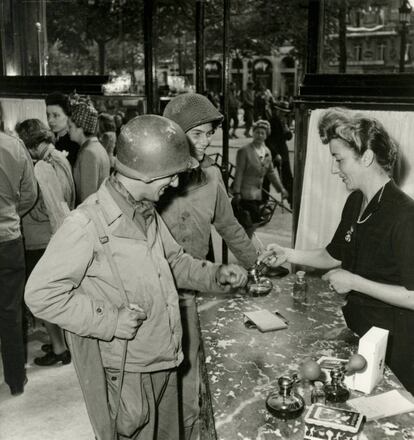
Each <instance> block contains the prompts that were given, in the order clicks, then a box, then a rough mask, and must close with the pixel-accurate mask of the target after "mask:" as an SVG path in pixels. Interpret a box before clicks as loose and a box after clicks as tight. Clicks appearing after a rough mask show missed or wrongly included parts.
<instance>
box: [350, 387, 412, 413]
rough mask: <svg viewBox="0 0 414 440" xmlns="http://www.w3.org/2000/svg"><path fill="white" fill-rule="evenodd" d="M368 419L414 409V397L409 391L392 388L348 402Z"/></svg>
mask: <svg viewBox="0 0 414 440" xmlns="http://www.w3.org/2000/svg"><path fill="white" fill-rule="evenodd" d="M347 403H348V404H349V405H350V406H352V408H354V409H355V410H357V411H359V412H360V413H362V414H364V415H365V417H366V418H367V420H376V419H381V418H383V417H389V416H395V415H397V414H402V413H406V412H411V411H414V398H413V396H412V395H411V394H410V393H409V392H408V391H401V390H392V391H387V392H386V393H382V394H377V395H376V396H362V397H357V398H356V399H351V400H348V402H347Z"/></svg>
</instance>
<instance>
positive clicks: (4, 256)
mask: <svg viewBox="0 0 414 440" xmlns="http://www.w3.org/2000/svg"><path fill="white" fill-rule="evenodd" d="M0 194H1V197H0V286H1V295H0V347H1V356H2V360H3V372H4V380H5V382H6V383H7V385H8V386H9V387H10V392H11V394H12V395H19V394H22V393H23V392H24V385H25V383H26V381H27V378H26V371H25V367H24V365H25V350H24V340H23V322H22V309H23V293H24V283H25V279H26V273H25V272H26V267H25V259H24V245H23V238H22V235H21V232H20V219H21V217H23V216H24V215H25V214H27V212H28V211H29V210H30V209H31V208H32V206H33V205H34V204H35V202H36V199H37V182H36V179H35V176H34V171H33V164H32V159H31V157H30V156H29V153H28V152H27V150H26V148H25V147H24V145H23V142H22V141H21V140H20V139H17V138H16V137H12V136H9V135H7V134H5V133H2V132H0Z"/></svg>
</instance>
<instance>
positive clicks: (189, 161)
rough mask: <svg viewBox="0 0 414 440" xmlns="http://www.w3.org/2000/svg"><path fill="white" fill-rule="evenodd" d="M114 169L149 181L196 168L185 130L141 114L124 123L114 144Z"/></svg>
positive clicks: (159, 117)
mask: <svg viewBox="0 0 414 440" xmlns="http://www.w3.org/2000/svg"><path fill="white" fill-rule="evenodd" d="M116 150H117V153H116V158H115V166H114V167H115V170H116V171H118V172H119V173H120V174H122V175H124V176H126V177H129V178H131V179H138V180H142V181H144V182H151V181H153V180H156V179H161V178H163V177H167V176H171V175H173V174H178V173H181V172H183V171H186V170H188V169H190V168H195V167H197V166H198V162H197V160H196V159H194V158H193V157H191V155H190V147H189V144H188V140H187V136H186V135H185V133H184V131H183V130H182V129H181V128H180V126H179V125H177V124H176V123H175V122H173V121H171V120H169V119H167V118H164V117H162V116H158V115H142V116H137V117H135V118H133V119H131V120H130V121H129V122H128V123H127V124H125V125H124V126H123V127H122V129H121V133H120V134H119V137H118V140H117V143H116Z"/></svg>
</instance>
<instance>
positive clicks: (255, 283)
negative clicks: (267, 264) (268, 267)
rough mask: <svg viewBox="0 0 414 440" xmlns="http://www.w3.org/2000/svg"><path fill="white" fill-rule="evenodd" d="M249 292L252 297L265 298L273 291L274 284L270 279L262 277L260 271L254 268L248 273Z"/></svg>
mask: <svg viewBox="0 0 414 440" xmlns="http://www.w3.org/2000/svg"><path fill="white" fill-rule="evenodd" d="M246 288H247V292H248V293H249V294H250V295H252V296H265V295H267V294H269V293H270V292H271V291H272V289H273V284H272V282H271V281H270V280H269V278H266V277H263V276H260V270H257V268H256V267H253V268H252V269H250V270H249V271H248V279H247V285H246Z"/></svg>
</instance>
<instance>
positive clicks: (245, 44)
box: [47, 0, 307, 68]
mask: <svg viewBox="0 0 414 440" xmlns="http://www.w3.org/2000/svg"><path fill="white" fill-rule="evenodd" d="M195 3H196V2H195V0H158V1H157V16H156V22H155V24H154V28H155V30H156V33H157V35H158V40H157V54H158V59H159V60H169V59H172V58H173V57H174V56H177V53H179V54H180V56H181V57H184V59H183V62H184V63H188V64H191V62H192V61H193V60H194V59H195V57H194V51H195ZM205 12H206V13H205V43H206V44H205V47H206V56H207V57H211V56H213V55H215V54H220V53H221V52H222V34H223V0H206V3H205ZM47 14H48V16H47V17H48V36H49V40H50V45H51V46H53V45H56V44H57V43H58V47H59V50H60V51H61V52H63V53H64V54H66V55H68V56H69V55H71V56H77V57H87V56H89V55H90V54H91V52H94V51H95V52H96V48H95V49H93V46H96V45H97V46H98V47H100V49H101V52H100V56H101V57H104V55H105V51H106V52H108V50H107V49H108V48H110V50H111V52H112V50H115V51H116V48H118V49H122V50H121V51H122V53H123V56H122V57H121V59H122V61H123V62H124V61H125V58H126V57H127V58H128V60H129V61H130V60H131V57H132V60H135V61H133V63H136V62H138V63H139V62H140V61H139V60H140V59H142V57H141V58H140V57H139V56H138V52H139V51H141V53H142V47H143V33H142V15H143V0H71V1H65V2H61V3H60V4H59V7H58V8H57V7H54V8H51V7H49V8H48V10H47ZM306 26H307V0H288V1H286V0H232V1H231V11H230V32H229V34H230V35H229V40H228V42H227V44H228V45H229V47H230V48H231V49H234V50H235V49H237V50H238V53H240V54H241V55H242V56H252V55H258V54H260V55H265V54H270V53H271V51H272V50H273V49H275V48H277V47H279V46H281V45H284V44H289V45H291V46H292V47H293V52H294V54H295V55H297V56H299V57H301V56H303V55H304V54H305V47H306ZM179 45H180V47H178V46H179ZM55 47H56V46H55ZM116 59H119V57H116V56H114V54H112V53H111V55H110V56H109V57H108V64H109V65H111V66H112V65H113V63H114V62H116ZM104 61H105V59H104V60H101V62H100V65H101V68H102V66H103V62H104ZM108 67H109V66H108Z"/></svg>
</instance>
